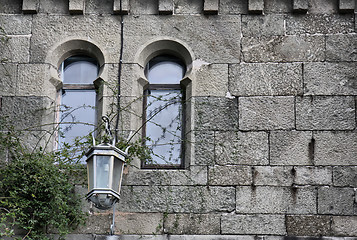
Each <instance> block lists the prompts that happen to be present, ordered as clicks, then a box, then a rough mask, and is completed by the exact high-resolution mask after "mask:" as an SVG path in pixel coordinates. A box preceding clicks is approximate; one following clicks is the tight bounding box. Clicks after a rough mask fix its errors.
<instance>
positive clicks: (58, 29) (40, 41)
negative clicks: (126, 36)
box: [31, 15, 120, 63]
mask: <svg viewBox="0 0 357 240" xmlns="http://www.w3.org/2000/svg"><path fill="white" fill-rule="evenodd" d="M108 29H111V31H108ZM118 36H120V22H119V21H118V20H117V16H105V17H103V16H102V17H100V16H93V15H84V16H82V15H78V16H61V15H51V16H48V15H36V17H34V22H33V36H32V38H31V62H36V63H42V62H44V60H45V59H46V56H47V55H48V52H49V51H50V49H52V48H53V47H54V46H56V45H57V44H58V43H59V42H63V41H64V40H65V39H68V40H69V39H88V40H89V41H90V42H95V43H96V45H97V46H98V47H99V48H100V49H101V50H102V51H103V52H104V54H105V53H106V52H110V53H111V54H109V55H106V59H105V60H106V62H107V63H115V62H117V61H118V59H119V52H120V51H119V49H120V37H118Z"/></svg>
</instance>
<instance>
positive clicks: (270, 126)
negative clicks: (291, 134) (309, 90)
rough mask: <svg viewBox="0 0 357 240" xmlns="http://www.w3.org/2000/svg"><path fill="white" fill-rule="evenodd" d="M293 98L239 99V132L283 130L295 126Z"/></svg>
mask: <svg viewBox="0 0 357 240" xmlns="http://www.w3.org/2000/svg"><path fill="white" fill-rule="evenodd" d="M294 115H295V113H294V98H293V97H240V98H239V129H240V130H285V129H293V128H294V125H295V116H294Z"/></svg>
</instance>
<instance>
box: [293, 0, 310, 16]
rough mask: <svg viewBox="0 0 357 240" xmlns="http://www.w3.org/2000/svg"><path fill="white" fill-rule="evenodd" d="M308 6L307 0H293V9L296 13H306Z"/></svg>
mask: <svg viewBox="0 0 357 240" xmlns="http://www.w3.org/2000/svg"><path fill="white" fill-rule="evenodd" d="M308 8H309V4H308V0H293V10H294V12H298V13H306V12H307V9H308Z"/></svg>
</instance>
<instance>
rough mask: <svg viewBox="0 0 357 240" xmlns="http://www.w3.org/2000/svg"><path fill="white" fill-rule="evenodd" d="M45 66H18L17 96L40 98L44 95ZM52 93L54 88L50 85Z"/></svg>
mask: <svg viewBox="0 0 357 240" xmlns="http://www.w3.org/2000/svg"><path fill="white" fill-rule="evenodd" d="M46 67H47V65H45V64H19V66H18V88H17V94H18V95H20V96H41V95H44V91H45V89H44V88H45V87H51V86H48V85H47V86H46V85H45V83H44V81H45V71H46ZM52 88H53V90H54V91H56V90H55V87H54V86H53V85H52Z"/></svg>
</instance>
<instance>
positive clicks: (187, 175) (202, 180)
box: [123, 166, 207, 186]
mask: <svg viewBox="0 0 357 240" xmlns="http://www.w3.org/2000/svg"><path fill="white" fill-rule="evenodd" d="M206 184H207V168H206V167H205V166H190V169H189V170H167V171H165V170H145V169H141V170H135V169H129V173H124V175H123V185H124V186H125V185H132V186H138V185H141V186H155V185H178V186H179V185H187V186H189V185H206Z"/></svg>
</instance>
